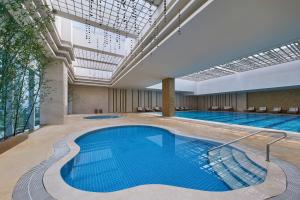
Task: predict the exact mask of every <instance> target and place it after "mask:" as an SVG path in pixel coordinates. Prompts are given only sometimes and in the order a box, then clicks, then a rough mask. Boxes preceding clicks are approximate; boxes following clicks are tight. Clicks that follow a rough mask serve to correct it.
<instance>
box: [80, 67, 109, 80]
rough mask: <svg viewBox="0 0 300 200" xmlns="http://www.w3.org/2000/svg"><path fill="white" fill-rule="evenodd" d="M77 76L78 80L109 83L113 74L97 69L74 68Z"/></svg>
mask: <svg viewBox="0 0 300 200" xmlns="http://www.w3.org/2000/svg"><path fill="white" fill-rule="evenodd" d="M74 73H75V76H76V77H78V78H86V79H90V78H92V79H99V80H103V81H109V80H110V79H111V76H112V72H107V71H100V70H95V69H86V68H82V67H74Z"/></svg>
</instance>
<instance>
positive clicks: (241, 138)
mask: <svg viewBox="0 0 300 200" xmlns="http://www.w3.org/2000/svg"><path fill="white" fill-rule="evenodd" d="M262 132H266V133H280V134H282V135H283V136H281V137H280V138H277V139H274V140H272V141H271V142H269V143H267V144H266V161H267V162H270V146H271V145H272V144H274V143H276V142H278V141H280V140H283V139H284V138H286V137H287V133H286V132H284V131H266V130H260V131H256V132H254V133H251V134H249V135H246V136H243V137H240V138H238V139H236V140H233V141H231V142H228V143H225V144H222V145H220V146H217V147H214V148H212V149H210V150H208V152H211V151H214V150H216V149H219V148H222V147H224V146H227V145H230V144H233V143H236V142H239V141H241V140H243V139H246V138H249V137H252V136H254V135H257V134H259V133H262Z"/></svg>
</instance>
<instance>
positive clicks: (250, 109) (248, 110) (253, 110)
mask: <svg viewBox="0 0 300 200" xmlns="http://www.w3.org/2000/svg"><path fill="white" fill-rule="evenodd" d="M245 111H246V112H255V107H254V106H249V107H248V108H247V109H246V110H245Z"/></svg>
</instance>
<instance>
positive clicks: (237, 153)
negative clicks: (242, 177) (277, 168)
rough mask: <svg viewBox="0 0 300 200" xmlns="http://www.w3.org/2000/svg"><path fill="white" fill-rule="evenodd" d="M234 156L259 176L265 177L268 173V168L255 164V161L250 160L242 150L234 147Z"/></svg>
mask: <svg viewBox="0 0 300 200" xmlns="http://www.w3.org/2000/svg"><path fill="white" fill-rule="evenodd" d="M232 155H233V158H234V159H235V160H236V161H237V162H238V163H239V164H240V165H241V166H242V167H243V168H244V169H247V170H248V171H250V172H251V173H252V174H255V175H256V176H257V177H259V178H260V179H262V181H263V180H264V179H265V177H266V175H267V170H266V169H264V168H262V167H260V166H259V165H257V164H255V163H254V162H253V161H251V160H249V158H248V157H247V156H246V155H245V154H244V153H242V152H240V151H238V150H236V149H232Z"/></svg>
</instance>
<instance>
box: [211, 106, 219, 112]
mask: <svg viewBox="0 0 300 200" xmlns="http://www.w3.org/2000/svg"><path fill="white" fill-rule="evenodd" d="M210 109H211V110H212V111H218V110H220V109H219V106H212V107H211V108H210Z"/></svg>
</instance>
